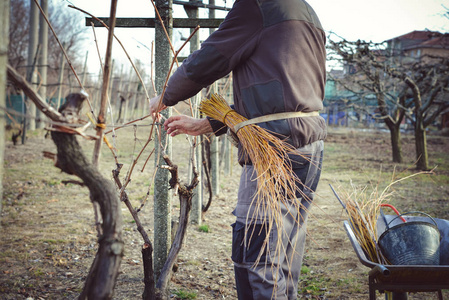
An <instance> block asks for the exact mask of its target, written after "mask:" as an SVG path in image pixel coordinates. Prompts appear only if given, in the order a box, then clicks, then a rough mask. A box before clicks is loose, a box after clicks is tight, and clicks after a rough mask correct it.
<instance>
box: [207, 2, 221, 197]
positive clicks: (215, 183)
mask: <svg viewBox="0 0 449 300" xmlns="http://www.w3.org/2000/svg"><path fill="white" fill-rule="evenodd" d="M209 5H211V6H215V0H209ZM209 19H215V9H214V8H210V9H209ZM214 31H215V28H209V35H210V34H212V33H214ZM216 92H217V83H214V84H213V85H212V86H211V93H216ZM210 139H211V140H210V177H211V185H212V191H211V192H212V195H218V194H219V193H220V171H219V170H220V166H219V164H220V159H219V157H218V154H219V153H220V144H219V140H218V138H217V137H216V136H215V135H213V136H211V137H210Z"/></svg>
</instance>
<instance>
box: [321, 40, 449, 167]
mask: <svg viewBox="0 0 449 300" xmlns="http://www.w3.org/2000/svg"><path fill="white" fill-rule="evenodd" d="M330 49H331V51H332V52H331V53H333V54H336V55H337V56H338V57H339V59H340V60H341V61H342V62H343V63H344V64H345V65H347V66H353V67H355V71H354V72H353V74H348V75H347V76H346V77H345V78H344V79H343V80H341V81H340V82H341V83H342V84H344V85H345V87H347V88H348V89H350V90H351V91H353V92H354V93H355V94H358V95H363V94H364V93H372V94H373V95H375V96H376V98H377V109H378V111H379V113H380V117H381V118H382V120H383V121H384V122H385V124H386V126H387V127H388V129H389V130H390V134H391V142H392V150H393V161H395V162H401V161H402V154H401V148H400V124H401V123H402V121H403V119H404V117H406V118H407V119H409V120H410V121H411V122H412V123H413V125H414V132H415V143H416V159H417V163H416V167H417V169H419V170H427V169H428V168H429V167H428V154H427V143H426V128H428V127H429V126H430V125H431V124H432V123H433V122H434V121H435V120H436V119H437V117H438V116H440V115H441V114H442V113H444V112H446V111H448V109H449V99H447V94H448V91H449V90H448V89H449V76H447V74H448V72H449V61H448V59H447V57H443V56H431V55H424V56H421V57H419V58H412V57H409V56H404V53H391V55H390V52H389V51H386V48H385V46H382V45H381V44H375V43H372V42H364V41H356V42H348V41H346V40H342V41H339V42H334V41H332V40H331V41H330ZM331 55H332V54H331ZM349 82H352V84H349Z"/></svg>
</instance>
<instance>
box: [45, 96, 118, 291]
mask: <svg viewBox="0 0 449 300" xmlns="http://www.w3.org/2000/svg"><path fill="white" fill-rule="evenodd" d="M84 100H85V97H84V96H83V95H81V94H71V95H69V96H68V97H67V102H66V103H65V104H64V105H63V106H62V107H61V112H62V113H63V114H64V115H70V116H74V115H77V114H78V113H79V110H80V108H81V107H82V102H83V101H84ZM52 139H53V141H54V143H55V144H56V147H57V149H58V155H57V161H56V167H58V168H60V169H61V170H62V171H64V172H66V173H69V174H74V175H77V176H78V177H79V178H81V179H82V180H83V182H84V184H85V185H86V186H87V187H88V188H89V191H90V199H91V201H92V202H96V203H98V204H99V205H100V211H101V217H102V220H103V224H102V232H103V234H102V236H100V238H99V241H98V243H99V248H98V251H97V254H96V256H95V259H94V262H93V264H92V266H91V269H90V272H89V275H88V276H87V279H86V283H85V286H84V289H83V292H82V293H81V295H80V297H79V298H80V299H86V298H87V299H112V296H113V291H114V287H115V282H116V279H117V276H118V272H119V268H120V263H121V260H122V256H123V248H124V246H123V240H122V217H121V207H120V201H119V199H118V195H117V192H116V190H115V187H114V185H113V183H112V182H111V181H110V180H109V179H106V178H104V177H103V176H102V175H101V173H100V172H99V171H98V169H97V168H96V167H94V166H93V165H92V164H91V163H90V162H89V161H88V160H87V158H86V157H85V156H84V154H83V152H82V149H81V147H80V145H79V144H78V142H77V140H76V137H75V136H74V135H72V134H67V133H62V132H57V131H53V132H52Z"/></svg>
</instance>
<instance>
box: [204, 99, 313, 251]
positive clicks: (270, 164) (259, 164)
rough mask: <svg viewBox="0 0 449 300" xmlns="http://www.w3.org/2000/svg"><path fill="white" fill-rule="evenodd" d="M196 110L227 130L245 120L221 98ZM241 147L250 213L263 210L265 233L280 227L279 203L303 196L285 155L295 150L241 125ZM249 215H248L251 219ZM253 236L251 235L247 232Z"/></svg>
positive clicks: (256, 130)
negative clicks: (249, 171)
mask: <svg viewBox="0 0 449 300" xmlns="http://www.w3.org/2000/svg"><path fill="white" fill-rule="evenodd" d="M199 109H200V111H201V112H203V113H204V114H205V115H207V116H209V117H211V118H213V119H215V120H218V121H221V122H223V123H224V124H226V125H227V126H228V127H230V128H231V130H233V131H234V126H236V125H237V124H239V123H241V122H244V121H246V120H247V119H246V118H245V117H243V116H242V115H240V114H238V113H237V112H236V111H235V110H233V109H232V108H231V107H230V106H229V105H228V103H227V102H226V100H225V99H223V97H221V96H219V95H216V94H214V95H212V96H211V98H210V99H205V100H203V101H202V102H201V103H200V107H199ZM235 133H236V135H237V137H238V138H239V141H240V143H241V145H242V147H243V150H244V154H243V155H247V157H246V158H249V160H250V161H251V163H252V165H253V166H254V170H255V172H256V175H257V176H256V178H257V192H256V196H255V197H254V199H253V200H252V201H253V202H252V205H253V207H255V210H254V214H256V213H257V212H259V211H260V210H263V212H264V213H265V214H267V216H268V222H267V223H268V224H267V228H266V229H265V230H267V233H268V232H270V231H271V229H272V228H273V226H274V225H276V227H277V228H283V226H282V214H281V201H286V199H295V198H296V195H297V193H300V194H301V195H302V196H303V197H307V196H306V195H305V194H304V193H303V192H302V189H301V188H299V187H300V186H301V183H300V181H299V180H298V178H297V177H296V176H295V174H294V172H293V170H292V165H291V162H290V160H289V159H288V154H290V153H291V154H296V155H298V153H295V148H294V147H293V146H291V145H290V144H288V143H287V142H285V141H284V140H281V139H280V138H278V137H276V136H274V135H273V134H271V133H270V132H268V131H267V130H265V129H263V128H261V127H260V126H258V125H255V124H251V125H247V126H243V127H242V128H240V129H239V130H238V131H237V132H235ZM294 203H296V204H294V205H297V206H298V207H297V209H298V210H299V209H300V206H301V204H300V202H299V201H296V202H294ZM251 217H253V216H248V218H251ZM251 234H253V233H251ZM268 237H269V234H267V238H266V239H265V242H264V245H263V247H262V250H261V253H259V258H258V259H260V256H261V255H262V252H263V249H265V248H266V247H267V244H268ZM277 244H278V245H277V247H276V252H277V253H279V251H280V250H281V249H280V247H281V245H280V244H279V243H277Z"/></svg>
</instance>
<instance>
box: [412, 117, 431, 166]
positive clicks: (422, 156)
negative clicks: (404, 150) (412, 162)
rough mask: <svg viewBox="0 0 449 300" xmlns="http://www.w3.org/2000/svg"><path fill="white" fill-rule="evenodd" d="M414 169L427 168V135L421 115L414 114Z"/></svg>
mask: <svg viewBox="0 0 449 300" xmlns="http://www.w3.org/2000/svg"><path fill="white" fill-rule="evenodd" d="M415 147H416V159H417V161H416V169H418V170H421V171H426V170H428V169H429V157H428V154H427V137H426V129H425V128H424V124H423V120H422V116H421V115H419V116H418V115H417V116H416V124H415Z"/></svg>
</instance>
